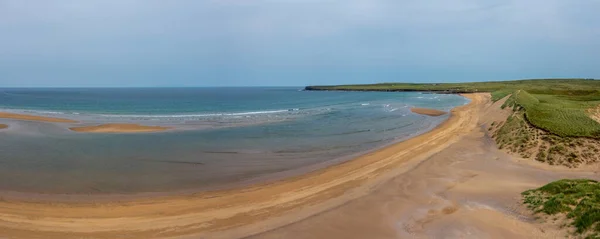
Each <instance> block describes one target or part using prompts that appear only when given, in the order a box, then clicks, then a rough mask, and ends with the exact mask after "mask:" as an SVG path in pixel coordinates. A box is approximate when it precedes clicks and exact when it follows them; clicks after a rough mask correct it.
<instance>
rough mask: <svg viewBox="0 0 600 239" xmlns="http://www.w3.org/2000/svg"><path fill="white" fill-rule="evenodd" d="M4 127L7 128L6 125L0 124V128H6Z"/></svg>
mask: <svg viewBox="0 0 600 239" xmlns="http://www.w3.org/2000/svg"><path fill="white" fill-rule="evenodd" d="M6 128H8V125H5V124H0V129H6Z"/></svg>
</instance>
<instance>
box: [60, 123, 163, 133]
mask: <svg viewBox="0 0 600 239" xmlns="http://www.w3.org/2000/svg"><path fill="white" fill-rule="evenodd" d="M69 129H70V130H72V131H75V132H85V133H150V132H160V131H165V130H169V129H171V128H170V127H163V126H147V125H139V124H102V125H96V126H83V127H72V128H69Z"/></svg>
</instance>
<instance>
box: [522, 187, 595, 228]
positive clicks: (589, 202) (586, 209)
mask: <svg viewBox="0 0 600 239" xmlns="http://www.w3.org/2000/svg"><path fill="white" fill-rule="evenodd" d="M522 195H523V202H524V203H525V204H526V205H527V206H528V207H529V208H530V209H531V210H533V211H534V212H535V213H543V214H547V215H556V214H563V215H565V216H566V217H567V218H568V219H570V220H571V225H572V226H573V227H575V232H576V233H577V234H581V235H587V237H586V238H598V237H600V183H598V182H597V181H594V180H588V179H563V180H559V181H556V182H552V183H549V184H547V185H545V186H543V187H541V188H538V189H533V190H528V191H525V192H523V193H522Z"/></svg>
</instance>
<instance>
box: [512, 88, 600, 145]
mask: <svg viewBox="0 0 600 239" xmlns="http://www.w3.org/2000/svg"><path fill="white" fill-rule="evenodd" d="M587 97H589V96H587ZM598 104H600V101H583V100H577V97H575V96H568V97H564V96H560V95H547V94H537V95H533V94H530V93H529V92H527V91H524V90H517V91H515V92H514V93H513V94H512V96H511V97H510V99H509V100H507V102H506V104H505V106H513V108H514V106H519V107H522V108H523V109H524V111H525V116H526V117H527V120H528V121H529V122H530V123H531V124H532V125H534V126H536V127H538V128H540V129H543V130H546V131H549V132H552V133H554V134H557V135H559V136H563V137H592V138H598V137H600V123H598V122H596V121H595V120H593V119H591V118H590V117H589V116H588V115H587V114H586V110H587V109H589V108H591V107H595V106H596V105H598Z"/></svg>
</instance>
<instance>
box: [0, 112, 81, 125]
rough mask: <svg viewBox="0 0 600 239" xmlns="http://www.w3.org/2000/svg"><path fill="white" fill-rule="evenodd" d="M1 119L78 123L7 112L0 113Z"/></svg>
mask: <svg viewBox="0 0 600 239" xmlns="http://www.w3.org/2000/svg"><path fill="white" fill-rule="evenodd" d="M0 118H3V119H15V120H29V121H39V122H50V123H77V121H75V120H70V119H63V118H53V117H44V116H35V115H24V114H14V113H6V112H0Z"/></svg>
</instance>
